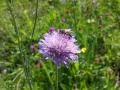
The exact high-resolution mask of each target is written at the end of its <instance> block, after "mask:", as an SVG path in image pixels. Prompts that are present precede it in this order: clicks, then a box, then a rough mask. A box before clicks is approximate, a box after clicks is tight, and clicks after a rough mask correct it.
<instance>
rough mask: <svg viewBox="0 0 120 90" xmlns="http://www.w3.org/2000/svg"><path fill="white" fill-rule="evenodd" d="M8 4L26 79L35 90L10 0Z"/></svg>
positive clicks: (7, 1)
mask: <svg viewBox="0 0 120 90" xmlns="http://www.w3.org/2000/svg"><path fill="white" fill-rule="evenodd" d="M6 3H7V6H8V9H9V11H10V14H11V17H12V24H13V26H14V29H15V32H16V35H17V39H18V45H19V50H20V56H21V58H22V59H23V66H24V71H25V76H26V79H27V81H28V84H29V87H30V90H33V89H32V83H31V76H30V68H29V60H28V59H26V57H25V52H23V51H22V48H21V42H20V35H19V32H18V28H17V24H16V20H15V16H14V14H13V10H12V7H11V5H10V3H9V0H6Z"/></svg>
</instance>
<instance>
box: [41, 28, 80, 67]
mask: <svg viewBox="0 0 120 90" xmlns="http://www.w3.org/2000/svg"><path fill="white" fill-rule="evenodd" d="M75 42H76V40H75V38H74V37H73V36H72V35H70V33H68V32H65V31H64V30H58V31H53V32H49V33H46V34H45V35H44V39H43V40H41V41H40V42H39V45H40V47H39V52H40V53H42V54H44V58H43V59H48V58H49V57H50V56H51V57H52V61H53V62H55V63H56V65H57V66H58V67H60V66H61V63H64V64H65V65H66V67H68V64H69V63H70V58H71V59H72V60H73V61H74V62H77V58H78V56H77V55H75V54H76V53H80V50H79V49H78V45H76V44H75Z"/></svg>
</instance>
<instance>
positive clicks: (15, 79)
mask: <svg viewBox="0 0 120 90" xmlns="http://www.w3.org/2000/svg"><path fill="white" fill-rule="evenodd" d="M37 1H38V2H37ZM119 4H120V1H119V0H5V1H4V0H0V12H1V14H0V42H1V43H0V66H2V67H4V68H5V69H6V70H7V72H6V73H3V72H2V70H0V72H1V73H0V90H32V89H30V86H31V88H33V90H56V88H57V87H56V80H57V78H56V65H55V63H53V62H52V61H51V59H48V60H46V61H43V60H42V58H43V56H42V55H41V54H39V53H38V48H39V47H38V42H39V40H40V39H42V38H43V34H45V33H46V32H48V30H49V28H50V27H51V26H53V27H55V28H56V29H71V30H72V35H74V36H75V38H76V39H77V41H78V42H77V43H78V45H79V46H80V49H82V50H83V48H85V50H86V51H85V52H84V51H83V52H81V53H80V54H78V56H79V62H78V63H73V62H72V63H70V65H69V67H68V68H66V67H65V66H64V65H63V66H61V67H60V68H59V69H58V80H57V81H58V88H59V90H119V89H120V87H119V82H120V81H119V78H120V15H119V13H120V5H119ZM37 5H38V6H37ZM36 11H37V12H36ZM31 45H35V49H34V50H31V49H30V46H31ZM38 62H40V64H39V65H38ZM0 69H1V67H0Z"/></svg>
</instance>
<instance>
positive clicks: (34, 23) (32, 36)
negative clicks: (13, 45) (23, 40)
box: [30, 0, 38, 44]
mask: <svg viewBox="0 0 120 90" xmlns="http://www.w3.org/2000/svg"><path fill="white" fill-rule="evenodd" d="M35 11H36V13H35V21H34V26H33V29H32V34H31V37H30V44H32V38H33V36H34V31H35V26H36V21H37V11H38V0H37V2H36V10H35Z"/></svg>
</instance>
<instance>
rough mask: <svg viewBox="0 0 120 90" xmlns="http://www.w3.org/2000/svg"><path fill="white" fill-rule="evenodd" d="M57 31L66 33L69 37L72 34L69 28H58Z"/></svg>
mask: <svg viewBox="0 0 120 90" xmlns="http://www.w3.org/2000/svg"><path fill="white" fill-rule="evenodd" d="M58 30H59V29H58ZM59 31H60V33H61V34H65V35H68V36H69V38H70V37H72V35H71V32H72V31H71V29H60V30H59Z"/></svg>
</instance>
